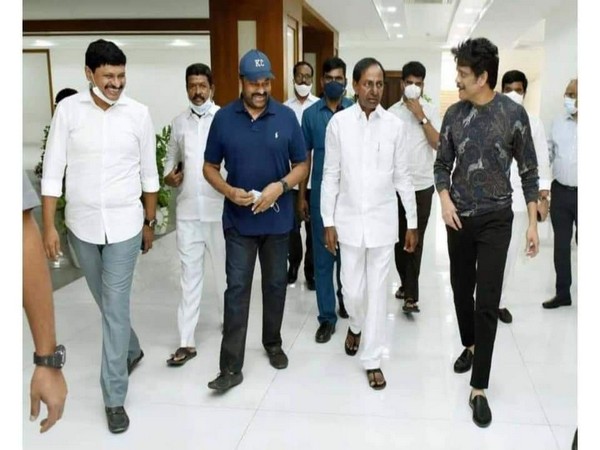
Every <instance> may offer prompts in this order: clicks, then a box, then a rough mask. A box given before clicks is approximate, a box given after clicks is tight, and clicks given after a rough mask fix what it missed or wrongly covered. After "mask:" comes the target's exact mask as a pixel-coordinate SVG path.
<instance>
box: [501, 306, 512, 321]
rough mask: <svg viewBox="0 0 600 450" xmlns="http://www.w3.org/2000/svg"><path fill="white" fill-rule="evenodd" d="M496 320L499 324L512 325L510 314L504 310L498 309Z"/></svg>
mask: <svg viewBox="0 0 600 450" xmlns="http://www.w3.org/2000/svg"><path fill="white" fill-rule="evenodd" d="M498 319H499V320H500V322H504V323H512V314H511V313H510V311H509V310H508V309H506V308H498Z"/></svg>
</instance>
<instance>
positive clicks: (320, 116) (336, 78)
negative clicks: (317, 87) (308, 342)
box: [298, 57, 352, 344]
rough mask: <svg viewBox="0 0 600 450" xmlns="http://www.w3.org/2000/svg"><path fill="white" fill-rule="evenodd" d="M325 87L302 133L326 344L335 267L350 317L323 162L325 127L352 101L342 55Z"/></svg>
mask: <svg viewBox="0 0 600 450" xmlns="http://www.w3.org/2000/svg"><path fill="white" fill-rule="evenodd" d="M321 88H322V89H323V91H324V95H323V97H322V98H321V99H320V100H319V101H318V102H317V103H315V104H314V105H313V106H311V107H310V108H308V109H307V110H306V111H305V112H304V115H303V117H302V132H303V133H304V140H305V142H306V149H307V151H308V162H309V166H308V167H309V171H311V167H312V171H311V172H312V173H311V176H312V185H313V189H311V198H310V217H311V227H312V235H313V255H314V263H315V284H316V288H317V306H318V308H319V316H318V317H317V319H318V321H319V328H318V329H317V332H316V335H315V340H316V341H317V342H318V343H320V344H323V343H325V342H328V341H329V340H330V339H331V335H332V334H333V333H334V332H335V324H336V322H337V314H336V312H335V298H336V292H335V290H334V287H333V266H334V264H335V265H336V266H337V271H336V276H337V286H338V290H337V298H338V302H339V305H340V311H339V315H340V317H342V318H348V313H347V312H346V308H345V306H344V301H343V296H342V283H341V281H340V255H339V252H338V253H337V254H336V255H333V254H332V253H330V252H329V251H327V249H326V248H325V240H324V238H323V233H324V228H323V219H322V218H321V181H322V179H323V163H324V161H325V130H326V129H327V124H328V123H329V121H330V120H331V118H332V117H333V115H334V114H335V113H337V112H338V111H341V110H343V109H345V108H347V107H349V106H352V102H351V101H350V100H349V99H347V98H346V97H344V92H345V91H346V63H344V61H342V60H341V59H340V58H337V57H332V58H329V59H327V60H325V62H324V63H323V76H322V78H321ZM306 187H307V180H304V181H303V182H302V183H300V196H299V199H298V210H299V214H300V215H301V216H305V217H306V216H307V215H308V207H309V205H308V203H307V202H306V201H305V200H304V198H305V197H304V192H306Z"/></svg>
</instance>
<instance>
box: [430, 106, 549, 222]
mask: <svg viewBox="0 0 600 450" xmlns="http://www.w3.org/2000/svg"><path fill="white" fill-rule="evenodd" d="M513 158H514V159H515V160H516V161H517V165H518V168H519V175H520V177H521V182H522V186H523V195H524V196H525V203H529V202H535V201H537V197H538V170H537V158H536V154H535V149H534V146H533V139H532V137H531V128H530V125H529V118H528V116H527V112H526V111H525V108H523V107H522V106H521V105H518V104H517V103H515V102H514V101H512V100H511V99H510V98H509V97H507V96H505V95H500V94H496V95H495V96H494V98H493V99H492V100H491V101H490V102H488V103H487V104H485V105H483V106H477V105H473V104H472V103H470V102H467V101H460V102H458V103H455V104H454V105H452V106H450V108H448V111H447V112H446V114H445V115H444V120H443V122H442V127H441V129H440V140H439V143H438V152H437V159H436V161H435V164H434V177H435V187H436V189H437V191H438V192H440V191H442V190H444V189H447V190H448V191H449V192H450V197H451V199H452V201H453V202H454V205H455V206H456V209H457V211H458V214H459V215H460V216H478V215H481V214H485V213H488V212H492V211H498V210H500V209H503V208H506V207H508V206H510V205H511V204H512V197H511V194H512V187H511V184H510V165H511V163H512V160H513ZM453 169H454V170H453Z"/></svg>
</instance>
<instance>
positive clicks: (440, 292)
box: [23, 205, 577, 450]
mask: <svg viewBox="0 0 600 450" xmlns="http://www.w3.org/2000/svg"><path fill="white" fill-rule="evenodd" d="M430 224H431V225H430V228H429V229H428V234H427V238H426V243H425V254H424V258H423V269H422V274H421V280H422V282H421V286H422V287H421V291H422V294H421V295H422V297H421V311H422V312H421V313H420V314H417V315H414V317H412V318H409V317H406V316H405V315H404V314H402V313H401V312H400V303H399V302H398V300H396V299H395V298H394V296H393V293H394V291H395V289H396V288H397V283H398V278H397V275H396V274H395V270H392V271H391V273H390V277H389V290H388V292H389V297H388V321H387V327H388V328H387V333H388V348H389V352H388V357H387V358H386V359H385V360H384V363H383V370H384V372H385V375H386V377H387V382H388V386H387V388H386V389H385V390H383V391H373V390H372V389H370V388H369V387H368V385H367V380H366V376H365V374H364V372H363V370H362V369H361V368H360V366H359V362H358V360H357V359H356V358H350V357H348V356H346V354H345V353H344V350H343V340H344V336H345V332H346V327H347V324H346V321H345V320H343V319H340V320H339V322H338V326H337V331H336V333H335V334H334V336H333V338H332V340H331V341H330V342H329V343H327V344H317V343H315V341H314V333H315V331H316V328H317V326H318V324H317V320H316V314H317V313H316V311H317V308H316V300H315V294H314V292H311V291H307V290H306V288H305V286H304V283H303V282H302V281H303V280H300V282H298V283H296V284H295V285H292V286H289V288H288V296H287V303H286V312H285V318H284V323H283V330H282V334H283V340H284V348H285V350H286V351H287V353H288V355H289V357H290V364H289V367H288V368H287V369H286V370H282V371H277V370H275V369H273V368H271V366H269V364H268V360H267V357H266V354H265V352H264V351H263V349H262V347H261V343H260V329H261V299H260V295H259V292H260V289H259V286H260V284H259V283H258V280H259V278H260V273H259V271H258V270H257V273H256V276H255V283H254V291H253V294H252V307H251V316H250V325H249V332H248V341H247V352H246V361H245V365H244V377H245V378H244V382H243V383H242V384H241V385H240V386H238V387H236V388H234V389H232V390H231V391H229V392H227V393H225V394H224V395H215V394H214V393H213V392H212V391H210V390H209V389H208V388H207V387H206V383H207V382H208V381H210V380H211V379H212V378H213V377H214V376H215V375H216V374H217V372H218V355H219V345H220V339H221V333H220V324H219V317H218V316H217V308H216V303H215V302H216V293H215V288H214V283H213V282H212V277H211V276H210V271H209V273H208V276H207V278H206V281H207V282H206V284H205V295H204V299H203V306H202V310H201V317H200V323H199V325H198V328H197V333H196V339H197V343H198V357H196V358H195V359H193V360H191V361H190V362H189V363H188V364H186V365H185V366H183V367H181V368H170V367H167V366H166V364H165V360H166V359H167V358H168V356H169V354H170V353H171V352H173V350H174V349H175V348H176V347H177V344H178V339H177V328H176V306H177V302H178V297H179V295H180V288H179V264H178V259H177V255H176V251H175V235H174V233H171V234H169V235H167V236H165V237H164V238H163V239H161V240H160V241H158V242H157V243H156V246H155V248H154V249H153V250H152V251H151V253H149V254H148V255H146V256H143V257H141V258H140V260H139V263H138V266H137V269H136V275H135V280H134V292H133V300H132V316H133V325H134V327H135V329H136V330H137V332H138V335H139V336H140V339H141V342H142V347H143V349H144V352H145V353H146V357H145V358H144V360H143V361H142V363H141V364H140V366H139V368H138V369H137V370H136V372H135V373H134V374H133V375H132V377H131V382H130V387H129V394H128V397H127V403H126V405H125V406H126V408H127V411H128V413H129V416H130V418H131V426H130V428H129V431H128V432H127V433H125V434H122V435H111V434H110V433H109V432H108V430H107V427H106V420H105V417H104V412H103V405H102V398H101V393H100V386H99V384H98V378H99V372H100V352H101V341H100V314H99V312H98V311H97V308H96V306H95V304H94V302H93V300H92V298H91V295H90V294H89V292H88V290H87V287H86V285H85V281H84V280H83V279H79V280H77V281H75V282H73V283H71V284H69V285H67V286H65V287H64V288H62V289H60V290H58V291H56V293H55V303H56V316H57V332H58V338H59V341H60V342H62V343H63V344H65V345H66V347H67V350H68V363H67V365H66V367H65V369H64V371H65V376H66V378H67V382H68V384H69V398H68V402H67V407H66V410H65V414H64V417H63V419H62V420H61V421H60V422H59V423H58V425H57V426H56V427H55V428H54V429H52V430H51V431H50V432H48V433H47V434H45V435H40V434H38V427H37V426H35V425H33V424H30V423H29V422H28V421H27V420H26V418H25V417H24V424H23V432H24V437H23V442H24V448H26V449H61V450H67V449H76V450H87V449H128V450H131V449H135V450H137V449H149V450H154V449H178V450H182V449H210V450H212V449H252V450H254V449H261V450H262V449H274V450H280V449H324V448H327V449H347V450H349V449H367V448H376V449H411V450H422V449H444V450H445V449H461V450H469V449H473V450H480V449H511V450H512V449H524V450H525V449H526V450H536V449H539V450H556V449H560V450H567V449H569V448H570V444H571V440H572V437H573V432H574V431H575V428H576V426H577V425H576V424H577V404H576V397H577V372H576V368H577V360H576V352H575V351H574V349H575V348H576V347H577V295H576V291H577V289H576V286H574V288H573V294H574V300H575V302H574V305H573V306H572V307H570V308H560V309H558V310H551V311H547V310H544V309H542V307H541V302H542V301H543V300H545V299H547V298H549V297H551V295H552V293H553V292H552V291H553V289H552V286H553V283H554V271H553V266H552V247H551V231H550V229H549V224H543V225H542V227H541V228H540V234H541V236H542V238H543V240H544V241H543V245H542V251H541V253H540V255H539V257H538V258H536V259H534V260H531V261H527V260H525V258H521V259H519V261H518V263H517V266H516V268H515V270H514V271H513V276H511V279H510V284H509V287H508V290H507V292H506V298H507V300H506V303H505V304H506V306H508V307H509V308H510V310H511V312H512V313H513V316H514V322H513V323H512V324H511V325H505V324H502V323H500V324H499V325H498V334H497V338H496V346H495V354H494V361H493V366H492V377H491V381H490V389H489V390H488V398H489V401H490V405H491V408H492V412H493V423H492V425H491V426H490V427H489V428H487V429H479V428H477V427H476V426H475V425H474V424H473V422H472V421H471V410H470V408H469V407H468V404H467V398H468V395H469V375H468V374H463V375H457V374H455V373H454V372H453V371H452V363H453V361H454V359H455V358H456V357H457V356H458V354H459V353H460V351H461V350H462V348H461V346H460V339H459V336H458V329H457V325H456V317H455V314H454V308H453V305H452V301H451V292H450V287H449V282H448V262H447V251H446V245H445V231H444V228H443V225H442V223H441V219H440V218H439V212H438V211H437V205H435V207H434V211H432V220H431V221H430ZM573 256H574V258H573V260H574V264H575V261H576V257H575V256H576V250H574V255H573ZM300 272H302V270H301V271H300ZM576 273H577V268H576V265H574V274H575V275H576ZM301 277H302V275H301ZM23 341H24V343H23V352H24V353H23V355H24V361H25V362H24V367H23V382H24V386H28V383H29V378H30V376H31V371H32V367H31V364H30V363H29V361H30V355H31V352H32V343H31V338H30V335H29V330H28V328H27V325H26V323H25V322H24V335H23ZM23 409H24V414H26V412H27V411H29V404H28V392H27V391H25V392H23Z"/></svg>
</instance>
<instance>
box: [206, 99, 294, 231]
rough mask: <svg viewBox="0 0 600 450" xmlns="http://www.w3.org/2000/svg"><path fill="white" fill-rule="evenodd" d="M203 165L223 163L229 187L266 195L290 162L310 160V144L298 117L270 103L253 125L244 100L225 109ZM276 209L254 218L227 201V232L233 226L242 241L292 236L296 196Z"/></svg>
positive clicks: (212, 131) (216, 123)
mask: <svg viewBox="0 0 600 450" xmlns="http://www.w3.org/2000/svg"><path fill="white" fill-rule="evenodd" d="M204 160H205V161H206V162H208V163H211V164H221V162H222V161H225V169H227V183H228V184H230V185H231V186H233V187H236V188H242V189H244V190H246V191H250V190H252V189H255V190H257V191H262V190H263V189H264V188H265V187H266V186H267V185H268V184H270V183H273V182H274V181H278V180H280V179H282V178H283V177H285V176H286V175H287V174H288V173H289V172H290V162H291V163H300V162H303V161H305V160H306V145H305V144H304V137H303V136H302V130H301V129H300V125H299V124H298V120H297V119H296V115H295V114H294V112H293V111H292V110H291V109H290V108H288V107H287V106H284V105H282V104H281V103H279V102H278V101H276V100H274V99H273V98H270V99H269V101H268V103H267V107H266V108H265V110H264V111H263V113H262V114H261V115H260V116H259V117H258V118H257V119H256V120H254V119H253V118H252V116H250V114H249V113H248V111H246V108H245V107H244V103H243V101H242V99H241V98H240V99H238V100H235V101H233V102H231V103H229V104H228V105H227V106H225V107H223V108H221V109H220V110H219V111H217V113H216V114H215V117H214V119H213V121H212V124H211V126H210V131H209V132H208V139H207V142H206V150H205V152H204ZM277 205H278V206H279V209H278V211H277V208H276V207H275V208H269V210H267V211H265V212H263V213H259V214H254V213H253V212H252V209H251V206H238V205H236V204H235V203H233V202H231V201H230V200H228V199H225V205H224V208H223V229H224V230H227V229H228V228H231V227H234V228H235V229H236V230H237V231H238V233H240V234H241V235H244V236H258V235H263V234H283V233H288V232H289V231H290V230H291V229H292V227H293V226H294V205H293V198H292V192H288V193H287V194H283V195H282V196H281V197H279V199H277Z"/></svg>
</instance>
